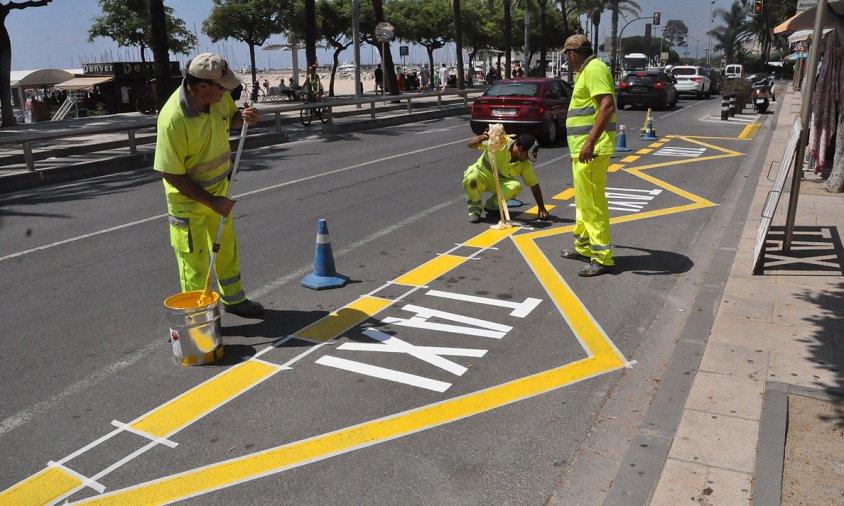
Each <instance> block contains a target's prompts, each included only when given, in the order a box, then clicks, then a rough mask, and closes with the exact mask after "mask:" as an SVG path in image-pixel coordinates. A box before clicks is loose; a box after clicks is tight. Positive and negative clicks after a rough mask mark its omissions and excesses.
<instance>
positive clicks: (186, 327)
mask: <svg viewBox="0 0 844 506" xmlns="http://www.w3.org/2000/svg"><path fill="white" fill-rule="evenodd" d="M201 295H202V290H196V291H193V292H182V293H179V294H176V295H173V296H172V297H168V298H167V299H166V300H165V301H164V307H165V309H166V310H167V323H168V325H169V327H170V343H171V344H172V345H173V355H175V357H176V362H178V363H179V364H181V365H202V364H209V363H211V362H214V361H215V360H218V359H220V358H222V357H223V338H222V335H223V332H222V327H221V325H220V306H219V304H218V302H219V299H220V296H219V294H217V293H216V292H210V293H209V294H208V295H209V296H210V297H211V302H210V303H208V304H205V305H202V306H200V305H198V303H197V301H198V300H199V297H200V296H201Z"/></svg>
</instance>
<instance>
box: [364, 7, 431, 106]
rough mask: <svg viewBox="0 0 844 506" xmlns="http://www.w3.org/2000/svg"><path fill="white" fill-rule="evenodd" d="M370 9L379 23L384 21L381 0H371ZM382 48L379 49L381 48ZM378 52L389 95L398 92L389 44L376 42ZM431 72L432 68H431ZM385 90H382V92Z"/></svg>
mask: <svg viewBox="0 0 844 506" xmlns="http://www.w3.org/2000/svg"><path fill="white" fill-rule="evenodd" d="M372 11H373V13H374V14H375V19H376V20H378V22H379V23H380V22H381V21H384V5H383V4H382V3H381V0H372ZM382 47H383V48H384V50H383V51H381V48H382ZM378 52H379V53H381V61H382V62H384V65H383V69H384V79H386V80H387V88H388V89H389V90H390V95H398V94H399V85H398V84H397V83H396V67H395V65H394V64H393V53H392V52H391V51H390V44H389V43H388V42H385V43H383V44H378ZM431 72H433V69H431ZM386 92H387V91H386V90H384V93H386Z"/></svg>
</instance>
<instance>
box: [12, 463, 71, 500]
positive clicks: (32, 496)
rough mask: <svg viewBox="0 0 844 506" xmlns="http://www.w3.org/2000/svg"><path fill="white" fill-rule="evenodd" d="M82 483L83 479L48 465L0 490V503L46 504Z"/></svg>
mask: <svg viewBox="0 0 844 506" xmlns="http://www.w3.org/2000/svg"><path fill="white" fill-rule="evenodd" d="M80 485H82V480H80V479H79V478H77V477H76V476H72V475H70V474H68V473H66V472H65V471H64V470H62V469H61V468H58V467H48V468H46V469H43V470H41V471H40V472H38V473H36V474H33V475H32V476H30V477H29V478H27V479H25V480H23V481H21V482H19V483H17V484H16V485H13V486H11V487H9V488H7V489H6V490H4V491H3V492H0V505H2V506H27V505H30V504H32V505H36V504H37V505H41V504H46V503H48V502H50V501H52V500H53V499H55V498H56V497H61V496H63V495H65V494H66V493H68V492H70V491H71V490H74V489H76V488H78V487H79V486H80Z"/></svg>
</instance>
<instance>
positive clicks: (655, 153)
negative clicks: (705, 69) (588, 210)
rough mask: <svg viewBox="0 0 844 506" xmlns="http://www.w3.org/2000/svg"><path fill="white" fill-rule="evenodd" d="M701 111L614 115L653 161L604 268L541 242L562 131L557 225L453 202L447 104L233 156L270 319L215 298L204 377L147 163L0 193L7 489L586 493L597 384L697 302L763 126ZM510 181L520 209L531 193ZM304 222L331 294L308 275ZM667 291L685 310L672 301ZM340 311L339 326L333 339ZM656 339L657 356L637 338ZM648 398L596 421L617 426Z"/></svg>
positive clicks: (641, 396) (561, 226)
mask: <svg viewBox="0 0 844 506" xmlns="http://www.w3.org/2000/svg"><path fill="white" fill-rule="evenodd" d="M719 109H720V97H719V98H713V99H710V100H702V101H698V100H688V99H687V100H682V101H681V102H680V105H679V106H678V107H677V108H676V109H675V110H672V111H665V112H657V113H656V118H657V120H656V125H655V126H656V128H657V134H658V135H659V136H660V142H659V145H658V146H657V147H654V148H648V146H649V145H650V144H652V143H651V142H646V141H641V140H639V138H638V137H639V136H638V135H636V133H637V130H638V128H639V126H640V125H642V123H643V119H644V115H645V111H643V110H629V109H628V110H625V111H620V112H619V115H618V116H619V117H618V123H620V124H625V125H627V126H628V145H629V146H630V147H631V148H633V149H634V150H638V149H641V148H646V149H651V150H652V151H650V152H648V153H643V154H641V155H634V156H638V157H639V158H638V159H635V160H632V159H627V158H625V157H624V155H621V156H617V157H615V158H614V159H613V163H614V164H619V165H622V166H623V167H621V168H620V169H621V170H618V171H615V172H612V173H611V174H610V177H609V182H608V186H609V187H610V189H609V190H608V192H611V193H612V195H610V201H611V207H612V211H611V212H612V216H613V218H614V219H618V220H620V221H619V222H617V223H614V224H613V226H612V236H613V244H614V245H615V258H616V262H617V264H618V266H617V268H616V269H615V271H614V273H613V274H610V275H605V276H601V277H598V278H595V279H583V278H579V277H578V276H577V275H576V271H577V269H578V268H579V267H580V266H581V265H582V264H580V263H579V262H576V261H568V260H564V259H561V258H560V257H559V250H560V249H561V248H563V247H569V246H570V244H571V240H572V238H571V233H570V230H571V225H572V224H573V220H574V207H573V206H572V205H573V202H574V200H573V197H572V195H571V192H566V190H567V189H569V188H571V166H570V162H569V158H568V156H569V153H568V150H567V148H566V147H565V146H562V145H558V146H553V147H543V149H542V150H541V151H540V159H539V162H538V163H537V167H538V168H537V175H538V177H539V180H540V184H541V186H542V190H543V193H544V196H545V200H546V203H547V204H552V205H554V206H555V207H554V209H553V210H552V211H551V214H552V219H551V221H549V222H547V223H540V222H526V224H527V225H528V226H529V227H528V228H525V229H519V230H517V231H515V233H514V234H513V235H512V236H508V235H504V234H502V235H500V236H499V237H496V238H495V239H489V237H490V233H489V232H488V231H489V225H490V223H481V224H470V223H468V222H467V220H466V210H465V195H463V193H462V189H461V187H460V181H461V179H462V172H463V170H464V169H465V168H466V167H467V166H468V165H469V164H470V163H472V162H473V161H474V160H475V159H476V158H477V156H478V154H479V153H478V152H475V151H472V150H469V149H467V148H466V146H465V142H466V139H467V138H468V137H469V136H470V135H471V132H470V131H469V128H468V118H466V117H458V118H446V119H441V120H433V121H428V122H424V123H420V124H414V125H404V126H398V127H391V128H389V129H381V130H372V131H366V132H361V133H354V134H345V135H339V136H328V137H325V136H320V135H315V134H312V133H310V132H311V131H310V130H305V129H302V128H295V129H294V131H293V132H291V140H292V142H290V143H287V144H284V145H280V146H272V147H266V148H260V149H256V150H250V151H247V152H244V155H243V159H242V162H241V172H240V173H239V174H238V176H237V180H236V182H235V186H234V190H233V193H234V194H235V196H236V198H237V201H238V203H237V205H236V207H235V214H236V220H235V227H236V230H237V234H238V239H239V248H240V254H241V271H242V276H243V279H244V285H245V287H246V290H247V292H248V293H249V295H250V297H252V298H255V299H256V300H259V301H261V302H262V303H263V304H264V305H265V307H266V308H267V314H266V316H265V318H264V319H263V320H246V319H241V318H238V317H234V316H230V315H226V314H224V315H223V326H224V329H223V334H224V340H225V345H226V346H225V357H224V358H223V359H222V360H220V361H218V362H215V363H213V364H210V365H207V366H202V367H182V366H178V365H176V364H175V363H174V361H173V352H172V350H171V347H170V345H169V344H168V343H167V341H166V339H167V336H168V331H167V322H166V319H165V313H164V310H163V307H162V301H163V300H164V299H165V298H166V297H168V296H169V295H172V294H174V293H177V292H178V291H179V285H178V279H177V271H176V264H175V261H174V258H173V254H172V251H171V249H170V247H169V242H168V232H167V224H166V218H165V213H166V208H165V203H164V195H163V191H162V187H161V183H160V180H159V178H158V177H156V175H155V174H154V173H153V172H152V171H151V170H150V171H149V172H133V173H125V174H118V175H115V176H109V177H101V178H96V179H91V180H86V181H80V182H77V183H73V184H68V185H62V186H56V187H51V188H46V189H38V190H31V191H26V192H20V193H17V194H10V195H6V196H4V197H3V198H2V199H0V220H2V221H0V235H2V238H3V240H2V241H0V272H2V275H1V276H0V286H2V290H3V293H4V297H3V304H2V305H0V322H2V331H1V332H2V339H0V359H2V364H3V367H2V368H0V379H2V381H0V399H2V400H3V402H2V403H0V490H4V489H7V488H8V487H13V485H15V484H16V483H19V482H22V485H21V488H19V489H14V488H13V489H11V490H19V491H23V493H24V496H25V497H27V498H28V499H32V500H33V502H36V503H37V502H44V501H47V500H53V499H59V498H62V499H61V500H62V501H63V500H64V499H63V497H69V499H70V500H71V501H79V500H83V499H85V498H93V497H96V496H98V495H99V491H101V490H104V491H105V492H106V493H107V494H108V493H113V494H115V495H114V496H108V495H106V496H104V497H103V498H112V499H113V500H114V501H115V503H117V504H129V503H134V502H137V501H141V500H145V501H152V502H166V501H173V500H177V499H185V500H186V502H188V503H195V504H268V503H272V504H481V503H492V504H544V503H546V502H548V501H549V498H551V497H552V496H554V495H555V493H559V491H560V490H561V484H565V486H563V487H562V490H565V491H566V492H565V493H566V494H568V495H569V496H570V497H579V498H581V499H584V500H586V499H591V500H595V498H599V497H601V494H602V493H605V491H602V490H593V489H589V490H577V486H576V484H575V485H574V486H573V485H572V484H571V483H567V482H566V480H567V478H566V477H567V476H568V477H571V476H577V473H578V470H580V471H582V470H583V469H584V466H588V465H592V464H594V463H592V464H590V462H589V457H588V455H586V456H585V455H584V448H586V447H588V446H589V445H590V444H591V443H590V442H589V437H590V434H593V433H595V431H596V427H598V426H600V424H602V423H603V424H606V423H608V422H607V419H606V418H604V417H603V415H602V410H603V409H604V407H605V406H606V405H607V403H608V402H609V399H611V398H612V396H613V395H614V394H616V393H618V392H620V391H624V392H625V395H630V396H632V397H634V398H635V399H636V402H638V403H639V404H641V405H642V406H643V407H644V408H646V407H647V403H648V399H649V398H650V396H652V395H653V392H654V391H655V389H656V388H657V387H658V383H659V374H660V373H661V371H662V370H663V369H664V368H665V367H666V360H668V358H667V357H668V355H670V351H671V350H670V343H671V342H673V341H672V335H671V332H674V331H676V332H679V329H671V328H669V329H668V330H666V329H665V326H662V327H659V328H660V330H659V332H660V333H661V334H660V335H659V336H655V335H654V332H656V331H655V330H654V329H655V328H656V327H655V322H659V321H664V320H665V319H666V312H668V311H671V312H672V315H671V317H675V316H676V314H674V313H676V312H677V311H678V309H677V307H680V308H684V309H682V311H688V312H692V311H694V310H695V308H694V297H695V295H696V290H697V289H699V288H700V287H699V286H698V283H699V282H700V279H701V276H703V275H704V274H705V271H706V269H707V268H708V262H711V259H712V256H713V254H712V250H713V247H715V246H714V245H713V239H718V233H721V234H722V235H723V229H722V228H721V225H720V223H717V224H716V223H715V222H714V221H713V217H714V216H716V213H717V212H718V210H719V208H720V207H719V205H723V204H724V203H725V196H726V195H727V193H728V188H730V187H731V184H733V186H735V185H736V184H739V185H741V184H743V182H742V181H734V179H735V178H736V174H737V173H739V171H740V168H741V167H742V164H743V163H751V162H752V160H750V162H748V157H747V156H746V155H747V154H748V153H751V151H752V148H753V146H756V145H758V143H759V142H760V137H758V136H757V138H755V139H754V138H753V134H754V133H755V127H751V128H747V125H749V124H752V123H754V122H756V123H762V124H763V125H765V118H766V117H770V113H769V114H768V115H767V116H758V117H757V116H754V115H747V118H744V119H741V118H740V119H738V120H733V121H731V122H730V123H729V124H724V123H723V122H718V121H715V120H714V117H715V116H717V115H718V111H719ZM312 128H313V127H312ZM764 131H765V129H764V126H763V129H762V130H760V132H764ZM742 134H743V135H744V138H742V139H739V136H740V135H742ZM672 135H674V136H687V137H672V138H668V137H667V136H672ZM692 136H695V137H692ZM707 137H708V138H707ZM623 160H628V161H626V162H625V161H623ZM642 167H645V168H642ZM637 168H640V170H641V172H640V171H639V170H636V169H637ZM740 176H741V175H740ZM555 197H557V198H555ZM520 198H522V199H524V201H525V205H524V206H523V207H522V208H520V209H514V210H513V214H514V215H515V214H518V213H519V212H521V211H525V210H527V209H528V208H529V207H531V206H532V205H533V203H532V197H531V195H530V192H529V191H528V190H527V189H525V190H523V193H522V195H521V196H520ZM732 205H734V203H733V204H732ZM320 218H325V219H327V220H328V224H329V230H330V234H331V236H330V237H331V242H332V247H333V251H334V258H335V262H336V265H337V270H338V271H339V272H341V273H343V274H345V275H348V276H349V277H350V278H351V279H352V282H351V283H350V284H349V285H348V286H346V287H345V288H342V289H336V290H327V291H319V292H317V291H312V290H309V289H306V288H303V287H301V286H299V282H300V280H301V278H302V277H303V276H304V275H305V274H307V273H309V272H310V271H311V270H312V261H313V256H314V242H315V237H316V223H317V221H318V220H319V219H320ZM739 218H742V217H741V216H739ZM716 229H717V230H716ZM719 231H720V232H719ZM479 237H480V239H479ZM473 238H474V239H473ZM471 240H474V241H475V242H474V243H473V242H472V241H471ZM704 242H705V244H704ZM707 252H708V253H707ZM444 253H446V254H445V255H444ZM407 273H411V274H407ZM676 293H682V294H686V295H684V297H687V300H666V297H667V296H668V295H669V294H676ZM367 294H370V295H369V296H368V297H363V298H360V297H361V296H365V295H367ZM356 301H358V302H357V303H356ZM361 301H363V302H364V303H365V302H369V303H372V302H373V301H374V302H375V303H376V306H377V310H372V309H371V307H370V309H366V310H360V309H359V308H360V307H362V306H361V305H360V304H361ZM350 304H358V305H354V306H353V307H352V308H353V309H354V311H346V312H344V313H343V312H341V316H333V317H329V318H328V319H325V317H326V316H327V315H328V314H329V313H331V312H334V311H337V310H338V309H340V308H343V307H344V306H347V305H350ZM367 307H369V306H367ZM349 314H352V317H351V319H349V320H344V318H345V317H348V316H349ZM338 319H339V321H341V323H344V322H349V324H350V325H353V326H351V328H350V329H348V330H347V329H346V327H348V326H349V325H346V326H343V325H340V327H342V328H340V327H338V328H336V329H334V330H336V332H334V334H331V333H330V332H328V331H327V330H324V327H325V325H323V324H324V323H325V322H326V321H338ZM315 322H316V323H315ZM320 322H323V323H320ZM358 322H362V323H358ZM311 324H314V325H315V327H311V328H312V329H314V328H315V329H317V330H316V331H314V332H316V333H315V334H314V333H313V332H312V333H310V334H308V333H307V332H303V330H302V329H303V328H305V327H307V326H308V325H311ZM320 325H322V327H321V326H320ZM329 330H331V329H329ZM297 334H300V337H290V336H291V335H293V336H295V335H297ZM302 335H309V336H311V337H313V335H318V336H320V337H319V338H318V339H310V340H306V339H302V338H301V336H302ZM335 335H336V336H337V337H336V338H334V339H332V338H333V337H334V336H335ZM323 338H324V339H326V340H327V342H319V341H320V339H323ZM656 338H662V339H665V340H666V342H668V343H669V345H668V346H669V347H668V348H664V349H661V350H660V353H656V354H651V353H649V352H646V351H645V350H648V349H649V347H648V346H645V344H647V343H648V339H656ZM273 343H275V345H274V346H273ZM256 354H260V357H259V358H258V359H255V358H252V359H251V360H250V357H253V356H255V355H256ZM637 368H641V369H640V370H648V371H651V370H652V371H653V375H651V377H648V378H643V377H641V376H642V375H636V374H632V373H631V371H633V372H635V371H636V369H637ZM194 387H196V389H195V390H191V389H194ZM186 392H188V393H187V394H185V393H186ZM182 394H185V395H186V397H183V399H186V400H185V402H182V403H179V402H176V403H170V401H171V400H173V399H174V398H177V397H178V396H180V395H182ZM168 403H170V404H168ZM162 406H163V407H162ZM156 413H159V414H160V417H159V418H161V419H162V420H166V421H161V422H160V424H163V425H158V426H155V424H153V423H152V422H149V420H150V418H151V417H154V416H155V414H156ZM641 416H642V412H635V413H634V412H631V413H629V418H627V419H620V418H621V415H619V417H613V419H612V422H613V423H617V424H618V427H619V431H622V432H624V431H631V430H635V428H636V422H637V420H640V419H641ZM145 420H146V422H145ZM113 421H116V422H117V425H115V424H114V423H113ZM135 422H137V425H135ZM147 422H148V423H147ZM144 423H147V424H146V425H143V426H144V427H147V429H148V430H147V432H143V431H141V432H138V430H135V431H134V432H133V431H130V430H122V429H120V428H119V427H118V426H121V424H129V425H130V426H132V427H134V428H135V429H138V427H141V426H142V424H144ZM168 424H170V425H168ZM122 427H125V425H122ZM162 427H163V428H162ZM157 430H160V431H161V433H157V432H156V431H157ZM151 434H152V435H151ZM153 436H157V438H158V439H156V438H154V437H153ZM151 438H152V439H151ZM151 441H152V443H151V444H148V443H150V442H151ZM94 442H97V443H96V444H92V443H94ZM171 442H173V443H177V446H174V445H173V444H172V443H171ZM616 451H617V452H623V448H621V449H616ZM586 453H588V452H586ZM69 456H70V457H71V458H68V457H69ZM619 456H623V453H620V454H619ZM619 460H620V459H617V460H616V461H615V466H616V468H612V466H610V467H609V468H605V469H602V470H601V473H603V474H601V475H606V476H609V477H610V478H612V476H613V475H614V473H615V472H616V471H617V466H618V461H619ZM224 461H229V462H227V463H225V464H221V463H223V462H224ZM48 462H54V463H58V464H53V465H52V467H49V468H48V472H46V473H42V474H40V475H37V473H39V472H42V470H44V469H45V468H47V466H48ZM199 468H203V469H201V470H199V471H195V470H197V469H199ZM598 474H600V473H598ZM34 475H37V476H36V478H33V479H30V480H29V481H23V480H27V478H28V477H32V476H34ZM83 477H84V478H89V479H92V481H93V483H91V482H86V483H85V485H82V486H80V487H76V486H75V485H77V484H80V483H81V481H82V480H83V479H84V478H83ZM39 479H40V480H41V481H38V480H39ZM67 483H70V485H67ZM140 484H144V485H141V486H139V485H140ZM57 490H58V491H62V495H59V494H58V493H54V492H55V491H57ZM34 491H38V494H41V495H38V494H36V493H35V492H34ZM64 491H68V492H67V493H68V494H70V495H69V496H66V495H63V494H64ZM8 493H10V491H9V490H7V494H8ZM124 494H136V495H124ZM0 498H2V495H0ZM0 502H2V501H0Z"/></svg>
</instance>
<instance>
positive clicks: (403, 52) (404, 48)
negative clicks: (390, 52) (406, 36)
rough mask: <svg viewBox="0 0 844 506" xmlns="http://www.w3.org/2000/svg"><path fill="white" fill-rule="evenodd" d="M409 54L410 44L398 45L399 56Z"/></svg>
mask: <svg viewBox="0 0 844 506" xmlns="http://www.w3.org/2000/svg"><path fill="white" fill-rule="evenodd" d="M409 54H410V46H399V56H407V55H409Z"/></svg>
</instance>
